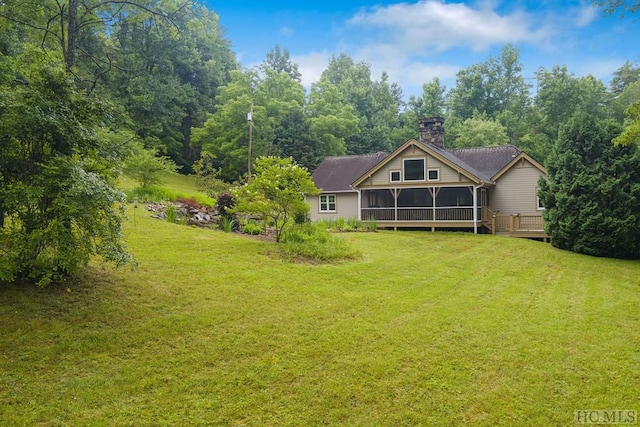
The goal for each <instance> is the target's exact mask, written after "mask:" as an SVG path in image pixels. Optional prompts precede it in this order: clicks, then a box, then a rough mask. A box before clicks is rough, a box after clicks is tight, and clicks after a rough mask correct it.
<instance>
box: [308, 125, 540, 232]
mask: <svg viewBox="0 0 640 427" xmlns="http://www.w3.org/2000/svg"><path fill="white" fill-rule="evenodd" d="M541 176H546V170H545V168H544V167H543V166H542V165H540V164H539V163H538V162H537V161H535V160H534V159H533V158H531V157H530V156H528V155H527V154H526V153H524V152H523V151H521V150H519V149H518V148H516V147H514V146H511V145H505V146H495V147H477V148H455V149H446V148H445V147H444V119H443V118H441V117H431V118H426V119H421V121H420V137H419V139H418V140H415V139H410V140H408V141H407V142H405V143H404V144H402V145H401V146H400V147H398V148H397V149H396V150H394V151H393V152H392V153H375V154H365V155H356V156H340V157H327V158H326V159H324V160H323V161H322V162H321V163H320V165H319V166H318V167H317V168H316V170H315V171H314V173H313V180H314V182H315V184H316V186H317V187H318V188H320V189H321V190H322V192H321V194H320V195H319V196H313V197H311V196H310V197H307V201H308V202H309V204H310V205H311V218H312V220H322V219H336V218H358V219H360V220H375V221H376V224H377V226H378V227H380V228H393V229H398V228H427V229H431V230H432V231H434V230H435V229H469V230H473V231H474V232H476V233H477V232H490V233H494V234H508V235H512V236H520V237H540V238H544V239H546V238H547V237H548V236H547V235H546V234H545V233H544V230H543V224H542V212H541V211H542V209H543V207H542V206H541V205H540V201H539V199H538V197H537V185H538V179H539V178H540V177H541Z"/></svg>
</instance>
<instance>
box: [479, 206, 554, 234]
mask: <svg viewBox="0 0 640 427" xmlns="http://www.w3.org/2000/svg"><path fill="white" fill-rule="evenodd" d="M482 223H483V225H485V226H486V227H487V228H488V229H489V230H491V232H492V233H494V234H495V233H522V232H540V233H541V234H544V223H543V220H542V215H541V214H528V215H525V214H512V215H500V213H499V212H497V211H493V210H491V208H489V207H486V206H485V207H484V208H483V209H482Z"/></svg>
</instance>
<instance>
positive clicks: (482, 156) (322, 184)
mask: <svg viewBox="0 0 640 427" xmlns="http://www.w3.org/2000/svg"><path fill="white" fill-rule="evenodd" d="M422 144H424V145H425V146H427V147H428V148H429V149H431V150H433V151H434V152H436V153H438V154H439V155H440V156H442V157H443V158H445V159H447V160H448V161H449V162H451V163H453V164H454V165H456V166H458V167H459V168H461V169H463V170H465V171H467V172H468V173H470V174H471V175H473V176H475V177H476V178H478V179H479V180H481V181H484V182H491V178H492V177H493V176H494V175H495V174H497V173H498V172H499V171H500V170H502V168H504V167H505V166H506V165H507V164H509V162H511V160H513V159H514V158H515V157H517V156H518V155H519V154H520V153H521V151H520V150H519V149H517V148H516V147H514V146H513V145H500V146H495V147H472V148H450V149H442V148H439V147H438V146H436V145H433V144H430V143H422ZM387 156H388V154H387V153H384V152H379V153H375V154H362V155H357V156H339V157H327V158H325V159H324V160H323V161H322V163H320V165H319V166H318V167H317V168H316V170H315V171H314V172H313V176H312V177H313V182H314V183H315V184H316V187H318V188H321V189H322V190H323V191H325V192H327V191H347V190H351V184H352V183H353V182H354V181H355V180H356V179H358V178H360V177H361V176H362V175H364V174H365V173H366V172H367V171H369V170H370V169H372V168H373V167H374V166H375V165H377V164H378V163H380V162H381V161H382V160H384V159H385V158H386V157H387Z"/></svg>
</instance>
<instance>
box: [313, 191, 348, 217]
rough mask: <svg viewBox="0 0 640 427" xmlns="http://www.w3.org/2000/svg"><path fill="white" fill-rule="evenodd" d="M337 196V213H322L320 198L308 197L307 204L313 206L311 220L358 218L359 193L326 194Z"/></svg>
mask: <svg viewBox="0 0 640 427" xmlns="http://www.w3.org/2000/svg"><path fill="white" fill-rule="evenodd" d="M325 194H335V195H336V211H335V212H320V196H313V197H311V196H307V203H309V205H310V206H311V212H310V213H311V220H312V221H318V220H323V219H336V218H357V217H358V194H357V193H325Z"/></svg>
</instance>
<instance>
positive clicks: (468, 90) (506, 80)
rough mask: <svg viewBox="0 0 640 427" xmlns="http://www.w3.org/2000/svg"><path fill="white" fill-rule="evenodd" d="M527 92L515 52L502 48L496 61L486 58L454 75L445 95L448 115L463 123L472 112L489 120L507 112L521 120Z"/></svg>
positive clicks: (524, 111) (511, 49)
mask: <svg viewBox="0 0 640 427" xmlns="http://www.w3.org/2000/svg"><path fill="white" fill-rule="evenodd" d="M529 89H530V87H529V85H528V84H527V83H525V81H524V77H523V76H522V64H521V63H520V60H519V51H518V49H516V48H515V47H514V46H512V45H506V46H505V47H504V48H503V49H502V52H501V53H500V56H499V57H497V58H496V57H493V56H490V57H489V58H488V59H487V60H486V61H485V62H483V63H480V64H474V65H472V66H471V67H469V68H466V69H464V70H461V71H460V72H458V76H457V82H456V86H455V88H453V89H452V90H451V92H450V94H449V103H448V104H449V105H448V107H449V110H450V111H449V113H450V114H453V115H455V116H456V117H458V118H460V119H462V120H466V119H468V118H470V117H472V116H473V114H474V112H475V111H478V112H479V113H484V114H487V115H488V116H489V117H491V118H497V116H498V114H499V113H501V112H503V111H511V112H512V113H513V114H515V115H516V116H517V117H519V118H522V117H523V115H524V114H525V113H526V109H527V107H528V104H529Z"/></svg>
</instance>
